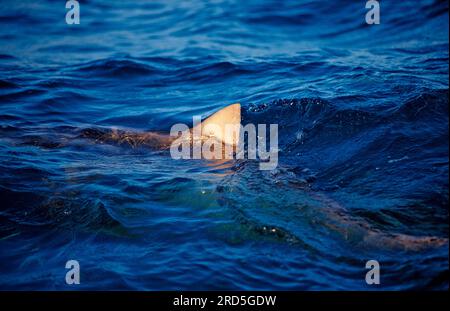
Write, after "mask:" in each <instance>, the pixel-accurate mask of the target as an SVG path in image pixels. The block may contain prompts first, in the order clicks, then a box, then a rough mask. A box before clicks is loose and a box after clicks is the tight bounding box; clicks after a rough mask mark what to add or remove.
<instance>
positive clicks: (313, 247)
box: [0, 0, 449, 290]
mask: <svg viewBox="0 0 450 311" xmlns="http://www.w3.org/2000/svg"><path fill="white" fill-rule="evenodd" d="M63 2H64V1H59V2H58V3H56V2H52V1H20V2H19V1H7V0H2V1H0V25H1V27H0V125H1V127H0V157H1V162H0V202H1V203H0V206H1V208H0V288H1V289H72V288H75V289H139V290H143V289H152V290H153V289H288V290H291V289H308V290H309V289H314V290H317V289H352V290H360V289H389V290H391V289H423V288H426V289H447V288H448V268H449V266H448V265H449V262H448V251H449V250H448V235H449V233H448V232H449V231H448V230H449V225H448V223H449V218H448V178H449V175H448V159H449V158H448V150H449V149H448V148H449V147H448V139H449V137H448V73H449V67H448V64H449V61H448V2H447V1H393V0H386V1H385V0H383V1H382V6H381V24H380V25H373V26H369V25H367V24H365V19H364V15H365V12H366V9H365V8H364V5H365V1H351V2H345V1H343V2H341V1H327V2H324V1H283V2H282V3H280V2H278V1H211V2H202V1H192V2H183V3H180V2H178V1H151V2H146V3H143V2H141V1H139V2H130V3H128V4H126V3H124V1H81V24H80V25H71V26H69V25H67V24H66V23H65V12H66V9H65V7H64V3H63ZM234 102H241V103H242V105H243V121H244V123H246V122H254V123H278V124H279V135H280V149H281V151H280V155H279V166H278V169H277V170H275V171H260V170H258V163H257V162H255V161H230V162H222V163H219V162H208V161H188V160H186V161H175V160H172V159H171V158H170V157H169V156H168V154H167V152H164V151H157V150H152V149H149V148H146V147H133V146H130V145H128V144H114V143H102V142H100V141H96V140H95V139H92V138H89V137H86V135H83V133H85V132H83V130H86V129H96V128H112V127H118V128H125V129H128V130H134V131H143V130H168V129H169V128H170V126H171V125H172V124H173V123H177V122H186V123H189V122H191V117H192V115H196V114H202V115H207V114H209V113H211V112H213V111H215V110H217V109H219V108H220V107H223V106H225V105H227V104H230V103H234ZM69 259H76V260H78V261H79V262H80V265H81V285H79V286H78V287H69V286H67V285H65V282H64V278H65V273H66V271H67V270H66V269H65V267H64V266H65V263H66V261H67V260H69ZM369 259H376V260H378V261H379V262H380V264H381V271H382V275H381V282H382V284H381V285H380V286H378V287H376V288H375V287H370V286H368V285H366V283H365V281H364V278H365V273H366V272H367V270H366V269H365V263H366V261H367V260H369Z"/></svg>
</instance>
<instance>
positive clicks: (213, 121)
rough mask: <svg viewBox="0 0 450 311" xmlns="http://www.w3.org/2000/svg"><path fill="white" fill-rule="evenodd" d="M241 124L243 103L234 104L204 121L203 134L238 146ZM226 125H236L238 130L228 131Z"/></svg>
mask: <svg viewBox="0 0 450 311" xmlns="http://www.w3.org/2000/svg"><path fill="white" fill-rule="evenodd" d="M240 124H241V104H239V103H236V104H232V105H229V106H226V107H225V108H223V109H221V110H219V111H217V112H215V113H214V114H212V115H211V116H210V117H208V118H206V119H205V120H203V121H202V123H201V125H202V136H207V137H211V136H214V137H215V138H217V139H218V140H220V141H221V142H223V143H225V144H228V145H232V146H236V145H237V144H238V143H239V128H240ZM226 126H235V129H236V132H234V133H233V132H230V131H227V130H226Z"/></svg>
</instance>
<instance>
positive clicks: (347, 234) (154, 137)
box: [80, 104, 448, 251]
mask: <svg viewBox="0 0 450 311" xmlns="http://www.w3.org/2000/svg"><path fill="white" fill-rule="evenodd" d="M241 121H242V120H241V105H240V104H233V105H229V106H227V107H225V108H223V109H221V110H219V111H217V112H216V113H214V114H212V115H211V116H210V117H208V118H206V119H205V120H203V121H202V123H201V124H199V125H197V128H196V127H195V126H194V127H193V128H191V129H189V130H188V131H186V132H185V133H182V134H184V135H185V137H188V139H189V141H190V143H191V144H192V143H193V141H194V137H193V132H194V130H199V131H200V132H201V138H202V139H205V138H210V137H212V136H213V137H215V138H216V139H218V141H220V142H222V143H223V144H224V145H231V146H233V147H234V148H236V146H237V144H238V142H239V135H234V136H230V135H228V134H227V133H226V131H225V125H227V124H232V125H238V126H239V125H241ZM211 124H213V125H217V126H216V127H215V128H214V127H213V128H214V130H212V131H211V130H209V129H210V128H211V127H210V126H209V125H211ZM198 127H200V128H198ZM207 128H208V131H207V132H205V129H207ZM238 134H239V133H238ZM80 136H81V137H82V138H87V139H93V140H95V141H96V142H101V143H118V144H128V145H130V146H132V147H137V146H146V147H149V148H152V149H160V150H165V149H168V148H169V147H170V145H171V144H172V143H173V142H174V141H175V140H176V139H177V137H173V136H171V135H169V134H168V133H161V132H144V133H136V132H132V131H127V130H117V129H110V130H105V129H93V128H89V129H84V130H82V132H81V135H80ZM236 150H237V149H234V151H236ZM231 161H232V160H231ZM235 161H236V160H235ZM244 162H245V161H244ZM251 167H253V166H251V165H247V166H245V165H244V168H243V166H242V165H241V166H239V168H238V169H236V170H235V172H234V174H233V175H231V177H230V176H228V177H227V178H228V179H229V180H230V179H233V178H234V177H235V175H237V174H240V172H242V171H243V170H252V168H251ZM292 172H293V170H291V169H290V168H289V167H283V166H279V167H278V168H276V169H275V170H272V171H265V172H264V171H258V170H256V169H253V170H252V171H251V172H250V173H247V174H246V176H247V177H246V178H251V179H258V184H259V185H260V187H259V188H258V189H256V190H254V191H255V193H253V194H252V195H253V196H254V197H259V196H260V193H266V194H267V193H268V192H270V191H271V190H272V189H273V187H278V188H283V187H287V188H286V189H284V190H281V191H286V192H290V193H294V194H295V193H297V196H295V195H294V196H291V199H290V200H291V202H290V203H292V201H296V200H303V199H305V198H306V200H313V201H315V202H316V203H317V204H316V206H315V207H314V210H310V211H309V212H306V213H305V214H308V215H305V217H311V219H310V220H311V222H313V223H314V224H315V225H318V226H322V227H323V228H326V229H328V230H329V231H330V232H334V233H335V234H336V235H337V236H339V237H341V238H343V239H344V240H346V241H348V242H349V243H352V244H356V245H358V246H360V247H364V248H383V249H391V250H404V251H419V250H423V249H427V248H433V247H441V246H444V245H447V244H448V239H447V238H442V237H436V236H415V235H408V234H403V233H396V232H385V231H382V230H379V229H377V228H376V227H375V226H373V225H372V224H371V223H370V222H369V221H367V220H366V219H364V218H362V217H358V216H353V215H352V213H351V212H350V211H349V210H348V209H346V208H345V207H343V206H342V205H341V204H340V203H338V202H337V201H335V200H333V199H332V198H330V197H329V196H327V195H325V194H323V193H320V192H318V191H316V190H313V189H312V187H311V185H310V184H309V183H308V182H298V181H297V180H294V181H293V180H292V179H296V178H297V177H298V176H295V174H294V176H293V175H292V174H293V173H292ZM280 174H284V175H285V176H289V178H290V179H291V180H290V181H289V182H287V183H278V182H277V180H279V179H278V178H277V176H278V175H280ZM289 178H288V179H289ZM241 179H242V177H241ZM242 182H243V181H241V183H242ZM244 182H245V181H244ZM223 189H224V187H221V192H222V193H223V192H224V190H223ZM225 189H226V187H225ZM237 190H238V189H237ZM248 191H249V190H248V189H245V190H243V191H242V196H243V197H248V196H249V195H250V194H249V193H248ZM235 192H236V189H235ZM292 197H293V198H292ZM273 199H274V200H277V198H273ZM235 201H236V200H235V199H232V200H227V196H226V194H224V195H223V200H222V202H224V204H238V205H239V204H241V205H242V204H245V203H243V201H244V200H243V201H241V202H235ZM290 203H289V202H288V203H287V204H290ZM296 203H298V202H296ZM247 204H255V202H253V203H252V202H250V203H249V202H247ZM282 204H283V203H282V202H280V204H279V205H280V208H282V207H281V205H282ZM241 210H245V206H241ZM254 228H256V230H259V231H264V232H269V233H274V234H276V235H288V233H283V231H282V230H280V229H277V228H271V229H270V230H268V229H267V227H266V226H263V225H258V224H255V225H254ZM291 240H292V239H291Z"/></svg>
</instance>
